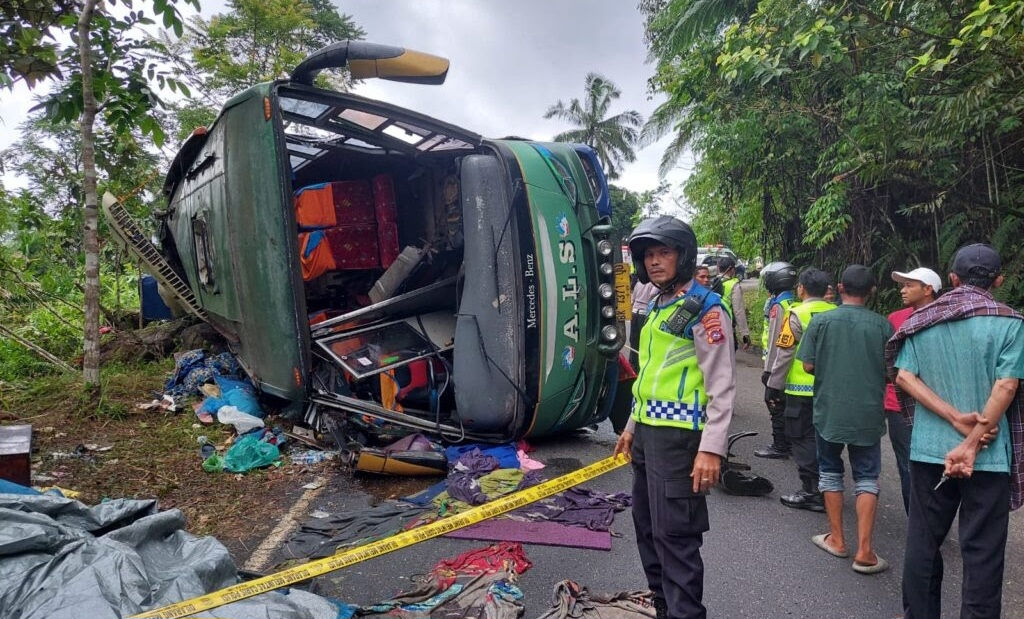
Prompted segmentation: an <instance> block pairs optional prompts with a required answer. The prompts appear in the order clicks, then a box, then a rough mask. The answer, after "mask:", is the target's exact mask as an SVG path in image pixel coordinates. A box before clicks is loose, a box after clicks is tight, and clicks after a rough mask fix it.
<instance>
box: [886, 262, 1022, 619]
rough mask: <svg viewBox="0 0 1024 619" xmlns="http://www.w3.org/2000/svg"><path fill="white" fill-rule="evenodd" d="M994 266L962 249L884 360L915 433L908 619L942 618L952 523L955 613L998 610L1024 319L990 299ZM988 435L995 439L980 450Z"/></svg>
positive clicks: (1016, 496)
mask: <svg viewBox="0 0 1024 619" xmlns="http://www.w3.org/2000/svg"><path fill="white" fill-rule="evenodd" d="M1001 268H1002V262H1001V260H1000V258H999V254H997V253H996V251H995V250H994V249H993V248H992V247H991V246H990V245H985V244H980V243H979V244H974V245H968V246H966V247H963V248H961V249H960V250H959V251H957V253H956V255H955V256H954V257H953V265H952V267H951V268H950V270H951V273H950V274H949V279H950V283H951V284H952V285H953V290H951V291H950V292H948V293H946V294H944V295H943V296H941V297H939V298H938V299H937V300H936V301H935V302H934V303H932V304H931V305H928V306H927V307H924V308H921V309H920V310H919V311H917V312H914V313H913V314H912V315H911V316H910V318H908V319H907V321H906V322H905V323H903V326H902V327H900V329H899V331H897V332H896V335H895V336H893V338H892V340H890V342H889V344H888V346H887V347H886V358H887V361H889V363H891V364H892V363H893V361H894V360H895V363H894V365H895V368H898V374H897V378H896V387H897V396H898V397H900V405H901V408H902V410H903V411H904V414H906V415H907V416H908V417H910V418H911V419H912V420H913V428H914V429H913V432H912V434H911V440H910V515H909V519H908V524H907V546H906V557H905V560H904V568H903V606H904V609H905V617H906V619H937V618H938V617H940V616H942V612H941V607H940V605H941V599H942V571H943V570H942V555H941V554H940V552H939V548H940V546H941V545H942V542H943V541H944V540H945V539H946V535H947V534H948V533H949V528H950V526H951V525H952V523H953V519H954V518H955V517H957V516H958V515H959V522H960V528H959V536H958V537H959V542H960V554H961V556H962V557H963V574H964V576H963V579H964V580H963V599H962V602H961V607H960V617H961V618H962V619H967V618H968V617H970V618H971V619H997V618H998V617H1000V615H1001V612H1002V588H1003V566H1004V562H1005V552H1006V538H1007V527H1008V523H1009V512H1010V511H1011V510H1013V509H1017V508H1018V507H1020V505H1021V502H1022V494H1024V493H1022V491H1024V467H1022V463H1021V457H1022V455H1024V445H1022V443H1024V424H1022V421H1021V394H1020V389H1019V388H1020V378H1021V377H1024V320H1022V319H1021V315H1020V314H1018V313H1017V312H1015V311H1014V310H1012V309H1010V308H1009V307H1007V306H1005V305H1003V304H1002V303H999V302H997V301H996V300H995V299H993V298H992V294H991V290H992V289H993V288H997V287H999V286H1000V285H1001V284H1002V283H1003V276H1002V275H1001ZM892 372H893V369H890V375H891V373H892ZM905 396H909V398H907V397H905ZM911 398H912V399H911ZM915 402H916V405H915ZM990 428H998V430H999V431H998V432H997V433H996V435H995V437H994V438H993V439H992V441H991V443H989V445H988V448H987V449H984V450H982V449H981V447H982V446H983V442H984V441H983V438H984V437H985V435H986V432H987V431H988V430H989V429H990ZM1011 432H1012V435H1011Z"/></svg>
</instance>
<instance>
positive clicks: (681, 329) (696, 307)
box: [661, 294, 704, 337]
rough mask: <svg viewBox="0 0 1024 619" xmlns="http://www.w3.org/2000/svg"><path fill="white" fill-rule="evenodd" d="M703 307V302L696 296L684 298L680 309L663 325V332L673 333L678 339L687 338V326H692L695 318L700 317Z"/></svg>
mask: <svg viewBox="0 0 1024 619" xmlns="http://www.w3.org/2000/svg"><path fill="white" fill-rule="evenodd" d="M703 306H704V302H703V300H701V299H699V298H697V297H696V296H695V295H689V294H688V295H686V296H685V297H683V302H682V303H680V304H679V307H677V308H676V309H675V311H674V312H672V315H671V316H669V317H668V320H666V321H665V322H664V323H662V325H661V330H662V331H664V332H666V333H671V334H672V335H674V336H676V337H685V336H686V335H685V334H686V325H688V324H690V322H691V321H692V320H693V319H694V318H696V317H697V316H698V315H700V310H701V308H702V307H703Z"/></svg>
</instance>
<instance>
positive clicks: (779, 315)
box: [764, 295, 800, 378]
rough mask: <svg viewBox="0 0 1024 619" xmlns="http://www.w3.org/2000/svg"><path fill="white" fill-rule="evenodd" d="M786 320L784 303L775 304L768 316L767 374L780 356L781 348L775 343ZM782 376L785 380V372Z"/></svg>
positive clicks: (795, 300) (794, 301) (765, 368)
mask: <svg viewBox="0 0 1024 619" xmlns="http://www.w3.org/2000/svg"><path fill="white" fill-rule="evenodd" d="M776 296H777V295H776ZM792 302H793V303H799V302H800V301H799V300H797V299H793V301H792ZM785 318H786V306H785V305H783V304H782V303H773V304H772V306H771V310H770V312H769V314H768V350H766V351H765V357H764V371H765V372H771V371H772V367H773V366H774V365H775V357H776V356H778V352H779V347H778V346H776V345H775V341H776V340H777V339H778V338H779V332H780V331H782V321H783V320H784V319H785ZM798 322H799V321H798ZM782 376H783V378H785V376H786V374H785V372H783V374H782Z"/></svg>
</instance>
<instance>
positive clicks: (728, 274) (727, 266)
mask: <svg viewBox="0 0 1024 619" xmlns="http://www.w3.org/2000/svg"><path fill="white" fill-rule="evenodd" d="M717 279H718V280H719V281H720V282H721V292H720V294H721V295H722V302H723V303H725V309H727V310H728V311H729V315H730V316H731V317H732V326H733V330H734V331H735V332H736V335H737V336H739V337H737V338H736V343H737V344H739V345H740V346H741V347H742V348H743V350H746V349H748V348H750V327H749V326H747V306H746V304H745V303H744V302H743V288H742V287H741V286H740V285H739V283H740V278H738V277H736V259H735V258H733V257H732V256H722V257H721V258H719V259H718V278H717ZM714 290H715V292H719V290H718V289H717V288H715V289H714Z"/></svg>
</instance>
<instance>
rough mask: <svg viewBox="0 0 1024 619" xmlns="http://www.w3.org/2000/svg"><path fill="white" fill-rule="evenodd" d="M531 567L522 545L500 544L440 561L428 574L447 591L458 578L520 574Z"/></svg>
mask: <svg viewBox="0 0 1024 619" xmlns="http://www.w3.org/2000/svg"><path fill="white" fill-rule="evenodd" d="M531 567H533V563H531V562H530V560H529V559H527V558H526V553H525V552H523V545H522V544H520V543H518V542H501V543H499V544H494V545H493V546H488V547H486V548H477V549H476V550H467V551H466V552H464V553H462V554H460V555H459V556H457V557H452V558H451V559H442V560H441V561H438V563H437V565H435V566H434V569H432V570H431V571H430V573H431V574H432V575H433V576H434V577H435V578H436V579H437V582H439V583H447V584H446V585H445V586H444V588H445V589H447V588H448V587H450V586H451V584H452V583H453V582H455V579H456V578H457V577H458V576H466V575H469V576H479V575H480V574H494V573H495V572H500V571H502V570H507V571H509V572H515V573H516V574H522V573H523V572H525V571H526V570H528V569H530V568H531Z"/></svg>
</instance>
